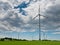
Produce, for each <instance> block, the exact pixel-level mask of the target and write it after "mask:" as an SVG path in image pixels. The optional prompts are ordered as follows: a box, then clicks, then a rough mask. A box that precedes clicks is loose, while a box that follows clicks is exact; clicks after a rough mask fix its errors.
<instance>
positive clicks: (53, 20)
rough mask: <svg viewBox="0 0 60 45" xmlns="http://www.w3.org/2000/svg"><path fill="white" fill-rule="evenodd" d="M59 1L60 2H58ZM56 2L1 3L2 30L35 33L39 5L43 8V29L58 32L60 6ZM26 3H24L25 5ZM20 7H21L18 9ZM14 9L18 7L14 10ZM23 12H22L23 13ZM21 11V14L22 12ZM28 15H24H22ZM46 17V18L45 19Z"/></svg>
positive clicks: (9, 0) (10, 0) (0, 23)
mask: <svg viewBox="0 0 60 45" xmlns="http://www.w3.org/2000/svg"><path fill="white" fill-rule="evenodd" d="M58 1H59V0H58ZM58 1H56V0H53V1H52V0H41V1H40V2H39V1H37V0H35V1H34V0H22V1H21V0H13V1H12V0H8V1H5V2H3V1H0V3H1V4H0V10H1V11H0V12H1V13H0V17H1V18H0V29H1V30H10V31H18V32H19V31H21V32H28V31H30V32H33V31H35V30H37V29H38V25H39V24H38V23H39V21H38V20H39V19H38V17H37V18H36V19H34V20H32V19H33V18H34V17H35V16H36V15H38V8H39V5H38V4H39V3H40V6H41V10H40V13H41V15H42V16H41V23H40V24H41V29H42V30H43V31H45V30H58V29H59V28H60V20H59V19H60V4H59V3H57V2H58ZM23 2H24V3H23ZM25 4H26V6H25V7H24V5H25ZM18 6H19V7H18ZM14 7H15V8H16V7H18V8H16V9H14ZM21 10H22V11H21ZM20 11H21V12H20ZM23 12H24V13H25V14H26V15H23V14H22V13H23ZM43 16H46V17H48V18H46V17H43Z"/></svg>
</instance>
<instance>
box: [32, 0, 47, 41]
mask: <svg viewBox="0 0 60 45" xmlns="http://www.w3.org/2000/svg"><path fill="white" fill-rule="evenodd" d="M38 1H39V2H40V0H38ZM41 16H43V15H41V14H40V3H39V9H38V14H37V15H36V16H35V17H34V18H33V19H35V18H36V17H39V40H41V25H40V22H41V21H40V20H41V19H40V17H41ZM43 17H46V16H43Z"/></svg>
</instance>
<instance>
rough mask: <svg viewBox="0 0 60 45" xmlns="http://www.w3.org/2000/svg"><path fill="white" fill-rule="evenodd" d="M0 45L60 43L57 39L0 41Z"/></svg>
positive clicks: (46, 44) (49, 44) (48, 44)
mask: <svg viewBox="0 0 60 45" xmlns="http://www.w3.org/2000/svg"><path fill="white" fill-rule="evenodd" d="M0 45H60V42H59V41H0Z"/></svg>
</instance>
